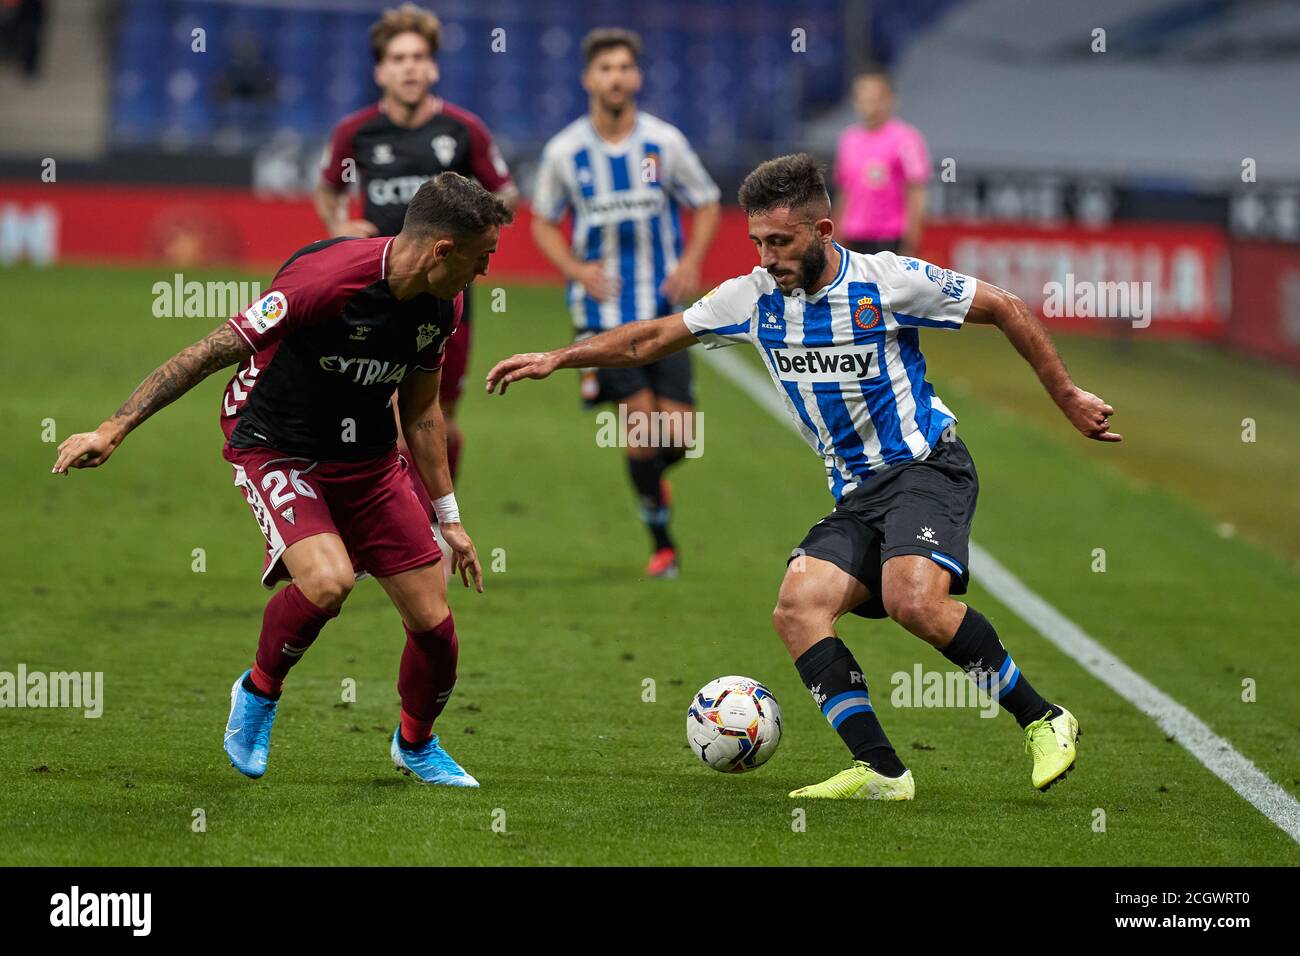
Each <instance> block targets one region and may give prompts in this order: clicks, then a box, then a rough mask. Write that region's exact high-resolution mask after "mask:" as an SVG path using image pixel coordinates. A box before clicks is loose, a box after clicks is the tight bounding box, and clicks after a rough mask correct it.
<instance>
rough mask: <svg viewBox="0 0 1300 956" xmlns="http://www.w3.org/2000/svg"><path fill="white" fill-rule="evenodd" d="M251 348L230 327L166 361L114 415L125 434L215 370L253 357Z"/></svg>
mask: <svg viewBox="0 0 1300 956" xmlns="http://www.w3.org/2000/svg"><path fill="white" fill-rule="evenodd" d="M252 351H253V350H252V348H251V347H250V346H249V344H248V343H247V342H245V341H244V340H243V339H241V338H240V337H239V335H238V333H236V332H235V330H234V329H232V328H231V327H230V326H229V325H223V326H221V328H219V329H217V330H216V331H215V332H212V333H211V334H210V335H208V336H207V337H205V338H204V339H202V340H201V341H199V342H195V343H194V344H193V345H191V346H190V347H189V348H187V349H183V350H181V351H180V352H178V353H177V354H176V355H175V356H173V357H172V358H170V359H168V360H167V361H166V362H164V363H163V364H162V365H160V366H159V367H158V368H157V369H155V370H154V372H153V374H152V375H150V376H149V377H148V378H146V379H145V380H144V381H143V382H141V383H140V384H139V385H138V386H137V387H136V390H135V391H134V392H132V393H131V397H130V398H128V399H127V400H126V401H125V402H123V403H122V407H121V408H119V409H118V410H117V411H116V412H115V413H114V415H113V417H114V418H115V419H121V420H122V424H123V425H124V426H125V427H126V429H127V431H130V430H131V429H133V428H135V427H136V426H137V425H139V424H140V423H141V422H143V421H144V420H145V419H146V418H148V417H149V416H150V415H152V414H153V413H154V412H156V411H158V410H159V409H161V408H165V407H167V406H168V405H170V404H171V403H172V402H174V401H176V399H178V398H180V397H181V396H182V395H184V394H185V393H186V392H188V391H189V390H190V389H191V388H193V387H194V386H195V385H197V384H198V383H199V382H201V381H203V380H204V379H205V378H207V377H208V376H209V375H211V374H212V373H213V372H215V371H217V370H218V369H222V368H225V367H226V366H228V365H234V364H235V363H236V362H238V361H240V360H241V359H243V358H244V357H245V356H248V355H251V354H252Z"/></svg>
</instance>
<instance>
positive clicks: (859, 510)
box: [786, 438, 980, 618]
mask: <svg viewBox="0 0 1300 956" xmlns="http://www.w3.org/2000/svg"><path fill="white" fill-rule="evenodd" d="M979 489H980V483H979V476H978V475H977V474H976V472H975V462H974V461H972V460H971V456H970V452H969V451H967V449H966V444H965V442H963V441H962V440H961V439H960V438H954V440H953V441H940V442H939V443H938V444H937V445H936V446H935V448H934V450H933V451H932V452H931V453H930V457H929V458H927V459H926V460H925V461H907V462H903V463H902V464H899V465H894V466H892V467H891V468H889V469H888V470H887V471H884V472H881V473H880V474H879V475H876V476H875V477H873V478H870V479H868V480H867V481H864V482H863V483H862V484H860V485H858V487H857V488H855V489H853V491H851V492H849V493H848V494H847V495H845V496H844V498H843V499H841V501H840V503H839V504H837V505H836V506H835V509H834V510H833V511H832V512H831V513H830V514H829V515H827V516H826V517H825V518H823V519H822V520H821V521H819V522H817V523H816V524H815V525H813V526H812V529H811V530H809V532H808V534H807V535H805V536H804V539H803V541H802V542H801V543H800V545H799V547H798V548H796V549H795V550H794V551H793V552H792V553H791V555H790V558H789V560H787V562H786V564H787V565H788V564H789V562H790V561H793V560H795V559H796V558H798V557H799V556H800V555H808V556H809V557H813V558H820V559H822V560H823V561H829V562H830V563H831V564H833V565H835V566H836V567H837V568H839V569H840V570H841V571H844V572H845V573H846V574H851V575H852V576H853V577H855V578H857V579H858V580H859V581H861V582H862V583H863V584H865V585H866V586H867V588H868V589H869V590H870V591H871V597H870V598H869V599H868V600H867V601H865V602H864V603H862V604H860V605H859V606H858V607H856V608H854V609H853V613H854V614H857V615H860V616H862V617H874V618H881V617H887V616H888V615H886V614H885V605H884V602H883V601H882V600H881V596H880V592H881V585H880V569H881V566H882V565H883V564H884V563H885V562H886V561H888V560H889V559H890V558H892V557H894V556H896V555H900V554H919V555H922V556H923V557H927V558H929V559H930V560H931V561H933V562H934V563H935V564H938V565H939V566H940V567H942V568H945V569H946V570H947V571H948V572H949V575H950V580H951V583H950V584H949V592H950V593H952V594H965V593H966V588H967V586H968V585H969V584H970V568H969V561H970V528H971V521H972V520H973V519H974V517H975V500H976V498H978V497H979Z"/></svg>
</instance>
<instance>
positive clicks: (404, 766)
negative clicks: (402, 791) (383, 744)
mask: <svg viewBox="0 0 1300 956" xmlns="http://www.w3.org/2000/svg"><path fill="white" fill-rule="evenodd" d="M401 733H402V729H401V728H400V727H399V728H398V729H397V730H394V731H393V744H392V746H391V747H390V748H389V753H390V754H391V755H392V757H393V766H394V767H396V768H397V769H398V770H399V771H401V772H402V773H404V774H406V775H407V776H408V777H414V778H415V779H416V780H419V781H420V783H434V784H442V785H443V786H446V787H477V786H478V781H477V780H475V779H474V778H473V777H471V776H470V775H469V774H468V773H466V772H465V769H464V768H463V767H461V765H460V764H458V763H456V761H454V760H452V759H451V754H449V753H447V751H445V750H443V749H442V746H441V745H440V744H439V743H438V735H437V734H434V735H433V737H432V738H431V739H430V740H429V741H427V742H426V743H425V745H424V746H423V747H421V748H420V749H419V750H403V749H402V747H401V745H400V744H399V743H398V742H397V740H398V737H399V736H400V735H401Z"/></svg>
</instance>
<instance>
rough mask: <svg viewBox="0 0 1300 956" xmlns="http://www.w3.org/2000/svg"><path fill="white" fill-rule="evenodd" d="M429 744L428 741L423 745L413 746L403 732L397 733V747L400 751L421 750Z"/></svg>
mask: <svg viewBox="0 0 1300 956" xmlns="http://www.w3.org/2000/svg"><path fill="white" fill-rule="evenodd" d="M428 742H429V741H427V740H426V741H425V742H424V743H423V744H413V743H411V742H410V741H409V740H407V739H406V738H405V737H403V736H402V732H401V731H400V730H399V731H398V732H397V747H398V749H399V750H420V749H422V748H423V747H424V745H425V744H427V743H428Z"/></svg>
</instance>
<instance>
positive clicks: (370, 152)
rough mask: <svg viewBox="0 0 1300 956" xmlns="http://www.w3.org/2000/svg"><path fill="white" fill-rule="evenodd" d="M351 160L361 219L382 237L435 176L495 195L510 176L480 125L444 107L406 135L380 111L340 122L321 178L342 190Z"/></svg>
mask: <svg viewBox="0 0 1300 956" xmlns="http://www.w3.org/2000/svg"><path fill="white" fill-rule="evenodd" d="M349 159H350V160H352V161H353V162H354V163H355V164H356V171H357V174H358V178H359V180H360V183H361V195H362V196H363V197H364V200H365V218H366V219H368V220H369V221H370V222H373V223H374V224H375V225H376V226H377V227H378V228H379V234H380V235H381V236H395V235H397V233H398V232H400V231H401V229H402V219H403V218H404V217H405V216H406V206H407V204H408V203H409V202H410V201H411V197H413V196H414V195H415V191H416V190H417V189H419V188H420V186H421V185H423V184H424V183H425V182H426V181H427V180H430V179H432V178H433V177H434V176H437V175H438V174H439V173H444V172H448V171H450V172H453V173H460V174H461V175H462V176H469V177H472V178H474V179H477V180H478V181H479V182H480V183H481V184H482V185H483V188H484V189H486V190H487V191H488V192H493V193H494V192H498V191H499V190H500V189H501V188H502V187H504V186H506V185H507V184H508V183H509V182H510V170H509V169H508V168H506V163H505V160H504V159H502V158H501V153H500V151H498V150H497V147H496V144H495V143H494V142H493V141H492V134H491V133H489V132H488V128H487V127H486V126H485V125H483V121H482V120H481V119H479V118H478V117H477V116H475V115H474V114H473V113H471V112H469V111H468V110H462V109H460V108H459V107H456V106H452V105H451V104H450V103H447V102H445V101H443V102H442V104H441V108H440V109H439V110H438V112H436V113H434V114H433V116H431V117H430V118H429V121H428V122H427V123H424V124H423V125H420V126H416V127H413V128H410V129H408V128H406V127H404V126H398V125H397V124H396V123H394V122H393V121H392V120H390V119H389V118H388V116H387V115H386V114H385V113H384V112H383V111H382V110H381V109H380V108H379V106H378V105H374V106H367V107H366V108H365V109H361V110H358V111H357V112H355V113H352V114H351V115H349V116H346V117H344V118H343V120H342V121H341V122H340V123H339V125H338V126H337V127H336V128H335V130H334V134H333V136H331V137H330V146H329V153H328V156H327V157H326V159H325V161H324V163H323V165H322V166H321V178H322V179H324V180H325V182H327V183H329V184H330V185H332V186H334V187H335V188H336V189H342V188H343V187H344V186H345V185H346V181H345V179H344V170H345V168H346V167H345V165H344V163H345V161H346V160H349Z"/></svg>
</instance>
